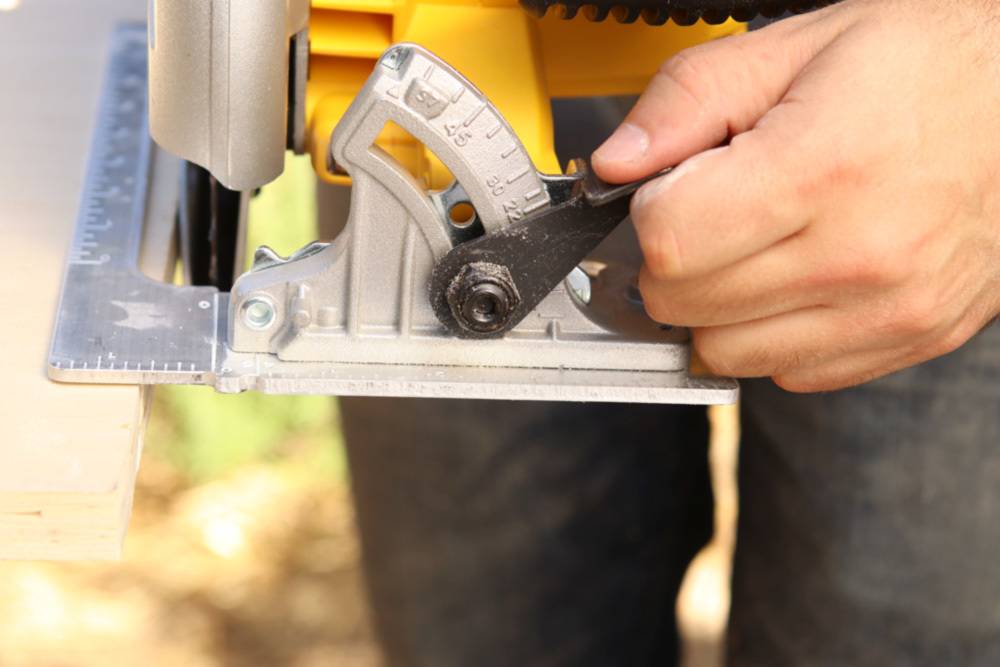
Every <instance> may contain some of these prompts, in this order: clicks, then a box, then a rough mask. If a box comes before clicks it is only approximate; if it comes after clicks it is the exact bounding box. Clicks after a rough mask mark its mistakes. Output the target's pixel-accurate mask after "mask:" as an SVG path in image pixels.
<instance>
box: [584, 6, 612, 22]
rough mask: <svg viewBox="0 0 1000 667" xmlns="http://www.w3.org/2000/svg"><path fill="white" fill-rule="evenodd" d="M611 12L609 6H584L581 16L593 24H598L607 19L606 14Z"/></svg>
mask: <svg viewBox="0 0 1000 667" xmlns="http://www.w3.org/2000/svg"><path fill="white" fill-rule="evenodd" d="M610 12H611V7H610V6H609V5H584V7H583V15H584V16H586V17H587V19H588V20H589V21H593V22H595V23H600V22H601V21H603V20H604V19H606V18H608V14H609V13H610Z"/></svg>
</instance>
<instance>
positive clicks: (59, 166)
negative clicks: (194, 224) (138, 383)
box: [0, 0, 147, 560]
mask: <svg viewBox="0 0 1000 667" xmlns="http://www.w3.org/2000/svg"><path fill="white" fill-rule="evenodd" d="M146 5H147V3H146V1H145V0H86V2H81V1H80V0H22V1H21V3H20V5H19V6H15V7H14V8H13V9H10V10H8V11H0V231H2V232H3V235H2V237H0V238H2V242H3V244H4V246H5V252H4V253H3V259H2V260H0V425H2V428H3V431H2V434H0V559H10V558H25V559H60V560H64V559H91V558H102V559H103V558H114V557H116V556H117V555H118V554H119V552H120V549H121V543H122V540H123V537H124V533H125V527H126V525H127V523H128V516H129V511H130V508H131V499H132V490H133V488H134V484H135V473H136V469H137V465H138V456H139V451H140V448H141V447H140V445H141V434H142V426H143V423H144V413H145V406H146V403H147V401H146V397H145V395H144V394H143V392H141V391H140V390H139V389H138V388H136V387H90V386H71V385H58V384H54V383H51V382H49V380H48V379H47V378H46V376H45V361H46V356H47V350H48V345H49V340H50V335H51V331H52V317H53V314H54V312H55V308H56V302H57V300H58V294H59V285H60V281H61V279H62V273H63V264H64V259H65V253H66V249H67V248H68V245H69V241H70V236H71V233H72V229H73V223H74V221H75V218H76V213H77V206H78V203H79V197H80V189H81V186H82V182H83V175H84V169H85V165H86V158H87V150H88V146H89V142H90V134H91V130H92V126H93V123H94V119H95V115H96V110H97V103H98V94H99V91H100V87H101V86H100V84H101V79H102V76H103V72H104V65H105V60H106V56H107V51H108V45H109V38H110V36H111V32H112V28H113V26H114V25H115V23H117V22H119V21H122V20H131V21H142V20H144V18H145V11H146Z"/></svg>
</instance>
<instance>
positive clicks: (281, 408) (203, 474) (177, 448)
mask: <svg viewBox="0 0 1000 667" xmlns="http://www.w3.org/2000/svg"><path fill="white" fill-rule="evenodd" d="M316 236H317V234H316V197H315V176H314V175H313V171H312V167H311V165H310V164H309V160H308V158H307V157H295V158H290V159H289V160H288V162H287V164H286V169H285V173H284V175H283V176H282V177H281V178H279V179H278V180H277V181H275V182H274V183H272V184H270V185H268V186H266V187H264V188H263V189H262V190H261V192H260V194H259V195H257V196H256V197H254V199H253V200H252V202H251V204H250V224H249V231H248V239H249V242H248V255H249V256H250V257H251V258H252V256H253V250H254V249H256V248H257V246H259V245H263V244H266V245H269V246H271V247H272V248H274V250H276V251H277V252H278V253H279V254H281V255H288V254H290V253H291V252H294V251H295V250H297V249H299V248H301V247H302V246H303V245H305V244H307V243H309V242H310V241H313V240H315V238H316ZM146 443H147V447H148V448H149V449H150V450H152V451H154V452H156V453H157V454H159V455H161V456H163V457H165V458H167V459H168V460H169V461H171V462H172V463H173V464H174V465H175V466H176V467H177V468H178V469H179V470H180V471H181V472H182V473H183V474H184V475H185V476H187V477H188V478H189V479H190V480H191V481H192V482H202V481H206V480H208V479H212V478H216V477H220V476H224V475H226V474H227V473H229V472H232V471H233V470H235V469H236V468H239V467H242V466H246V465H250V464H254V463H260V462H271V463H275V464H278V465H282V466H284V467H286V469H287V471H288V472H289V473H291V474H293V475H303V476H306V477H323V478H329V477H331V476H334V477H340V478H342V477H343V476H344V474H345V473H344V471H345V465H344V453H343V443H342V440H341V437H340V429H339V426H338V421H337V405H336V402H335V400H333V399H331V398H328V397H325V396H266V395H263V394H257V393H254V392H248V393H245V394H239V395H223V394H217V393H216V392H215V391H214V390H213V389H211V388H209V387H159V388H158V389H157V390H156V395H155V397H154V403H153V412H152V415H151V418H150V425H149V429H148V431H147V435H146Z"/></svg>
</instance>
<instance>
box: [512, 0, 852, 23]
mask: <svg viewBox="0 0 1000 667" xmlns="http://www.w3.org/2000/svg"><path fill="white" fill-rule="evenodd" d="M835 2H838V0H586V1H585V0H520V4H521V6H522V7H523V8H524V9H525V10H526V11H528V12H529V13H531V14H532V15H534V16H537V17H539V18H540V17H543V16H545V15H546V14H547V13H548V11H549V8H552V7H554V8H555V9H554V10H553V11H554V12H555V13H556V15H557V16H559V17H560V18H562V19H565V20H569V19H573V18H575V17H576V16H577V15H579V14H582V15H583V16H584V17H586V18H587V19H588V20H590V21H594V22H600V21H604V20H606V19H607V18H608V16H613V17H614V18H615V20H616V21H618V22H619V23H634V22H635V21H636V20H637V19H638V18H639V17H640V16H641V17H642V18H643V21H645V23H647V24H649V25H654V26H655V25H663V24H664V23H666V22H667V21H668V20H670V21H673V22H674V23H675V24H677V25H682V26H689V25H693V24H695V23H697V22H698V21H699V20H702V21H704V22H705V23H707V24H710V25H718V24H720V23H724V22H726V21H728V20H729V19H734V20H736V21H740V22H747V21H751V20H753V19H754V18H757V17H758V16H761V17H766V18H774V17H777V16H781V15H783V14H785V13H786V12H805V11H809V10H811V9H815V8H817V7H823V6H826V5H830V4H834V3H835Z"/></svg>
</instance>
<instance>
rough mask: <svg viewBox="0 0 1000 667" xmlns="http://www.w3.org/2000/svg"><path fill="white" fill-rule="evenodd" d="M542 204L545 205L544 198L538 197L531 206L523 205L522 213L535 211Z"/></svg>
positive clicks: (526, 213)
mask: <svg viewBox="0 0 1000 667" xmlns="http://www.w3.org/2000/svg"><path fill="white" fill-rule="evenodd" d="M543 206H545V200H544V199H540V200H539V201H536V202H535V203H534V204H532V205H531V206H525V207H524V214H525V215H528V214H529V213H534V212H535V211H537V210H538V209H540V208H541V207H543Z"/></svg>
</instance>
